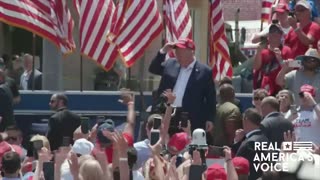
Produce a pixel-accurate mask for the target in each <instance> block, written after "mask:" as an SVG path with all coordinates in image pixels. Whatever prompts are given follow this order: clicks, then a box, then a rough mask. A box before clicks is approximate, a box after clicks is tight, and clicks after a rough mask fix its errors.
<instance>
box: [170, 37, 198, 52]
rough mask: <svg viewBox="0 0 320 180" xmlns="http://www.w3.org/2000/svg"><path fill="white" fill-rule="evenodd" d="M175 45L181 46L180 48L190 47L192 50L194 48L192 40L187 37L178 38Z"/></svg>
mask: <svg viewBox="0 0 320 180" xmlns="http://www.w3.org/2000/svg"><path fill="white" fill-rule="evenodd" d="M175 45H176V46H177V47H178V48H182V49H186V48H189V49H192V50H195V49H196V46H195V44H194V42H193V41H192V40H191V39H188V38H186V39H179V40H178V42H176V43H175Z"/></svg>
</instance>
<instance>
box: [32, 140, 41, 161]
mask: <svg viewBox="0 0 320 180" xmlns="http://www.w3.org/2000/svg"><path fill="white" fill-rule="evenodd" d="M31 147H32V155H33V157H34V158H35V159H38V158H39V156H38V151H40V150H41V148H42V147H43V141H41V140H36V141H33V142H32V146H31Z"/></svg>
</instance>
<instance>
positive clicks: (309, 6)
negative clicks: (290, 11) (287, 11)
mask: <svg viewBox="0 0 320 180" xmlns="http://www.w3.org/2000/svg"><path fill="white" fill-rule="evenodd" d="M297 6H303V7H304V8H306V9H309V10H311V5H310V4H309V3H308V2H307V1H306V0H300V1H298V2H297V4H296V6H295V7H297Z"/></svg>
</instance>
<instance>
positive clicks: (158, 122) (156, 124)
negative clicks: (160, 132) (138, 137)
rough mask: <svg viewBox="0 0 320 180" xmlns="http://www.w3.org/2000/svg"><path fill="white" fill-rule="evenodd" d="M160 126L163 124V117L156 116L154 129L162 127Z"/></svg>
mask: <svg viewBox="0 0 320 180" xmlns="http://www.w3.org/2000/svg"><path fill="white" fill-rule="evenodd" d="M160 126H161V118H160V117H155V118H154V119H153V129H160Z"/></svg>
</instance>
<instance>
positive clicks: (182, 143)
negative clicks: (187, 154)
mask: <svg viewBox="0 0 320 180" xmlns="http://www.w3.org/2000/svg"><path fill="white" fill-rule="evenodd" d="M189 142H190V140H189V138H188V134H187V133H185V132H181V133H176V134H174V135H173V136H172V137H171V138H170V140H169V142H168V146H169V147H174V148H175V149H176V150H177V151H182V150H183V149H184V148H185V147H186V146H187V145H188V144H189Z"/></svg>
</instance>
